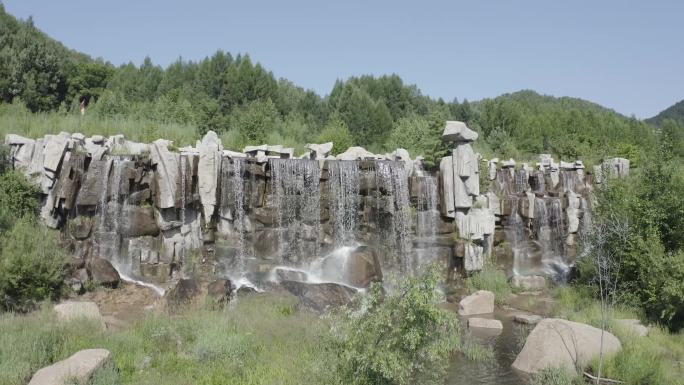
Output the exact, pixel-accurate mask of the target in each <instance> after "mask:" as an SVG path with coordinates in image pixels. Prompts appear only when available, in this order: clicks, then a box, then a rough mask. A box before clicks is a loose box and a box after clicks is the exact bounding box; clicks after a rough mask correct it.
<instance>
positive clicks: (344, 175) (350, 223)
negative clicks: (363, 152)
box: [328, 160, 360, 248]
mask: <svg viewBox="0 0 684 385" xmlns="http://www.w3.org/2000/svg"><path fill="white" fill-rule="evenodd" d="M328 172H329V174H330V179H329V186H330V196H329V197H328V201H329V205H330V214H331V215H332V220H333V237H334V246H335V247H336V248H338V247H343V246H351V245H353V244H355V243H356V239H355V238H356V235H355V232H356V227H357V217H358V211H359V184H360V177H359V164H358V162H357V161H345V160H338V161H330V162H328Z"/></svg>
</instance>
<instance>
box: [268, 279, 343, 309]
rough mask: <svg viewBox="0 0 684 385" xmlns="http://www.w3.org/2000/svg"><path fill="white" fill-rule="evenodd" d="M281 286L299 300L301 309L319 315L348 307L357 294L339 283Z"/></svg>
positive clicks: (297, 283) (289, 283) (302, 283)
mask: <svg viewBox="0 0 684 385" xmlns="http://www.w3.org/2000/svg"><path fill="white" fill-rule="evenodd" d="M280 285H281V286H282V287H283V288H285V289H286V290H287V291H289V292H290V293H292V294H294V295H295V296H296V297H297V298H299V307H300V308H304V309H307V310H312V311H314V312H318V313H321V312H324V311H326V310H327V309H329V308H334V307H339V306H343V305H347V304H349V303H350V302H351V301H352V298H353V297H354V295H355V294H356V290H355V289H354V288H351V287H349V286H344V285H340V284H337V283H305V282H298V281H283V282H281V283H280Z"/></svg>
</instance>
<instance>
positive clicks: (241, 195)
mask: <svg viewBox="0 0 684 385" xmlns="http://www.w3.org/2000/svg"><path fill="white" fill-rule="evenodd" d="M232 182H233V198H234V204H235V215H234V218H233V224H234V227H235V229H236V230H237V233H238V253H237V266H236V268H237V271H238V272H239V273H240V275H241V276H244V275H245V258H247V250H246V248H247V245H246V241H245V227H246V223H245V216H246V214H245V184H244V160H243V159H242V158H235V159H233V178H232Z"/></svg>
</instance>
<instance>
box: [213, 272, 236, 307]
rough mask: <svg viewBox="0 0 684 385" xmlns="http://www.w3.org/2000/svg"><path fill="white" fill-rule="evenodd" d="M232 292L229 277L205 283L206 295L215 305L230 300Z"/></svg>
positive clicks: (223, 303)
mask: <svg viewBox="0 0 684 385" xmlns="http://www.w3.org/2000/svg"><path fill="white" fill-rule="evenodd" d="M232 292H233V284H232V282H230V280H229V279H226V278H219V279H216V280H214V281H212V282H210V283H209V285H207V297H209V298H210V299H211V300H212V301H213V302H214V304H216V305H225V304H227V303H228V302H230V296H231V294H232Z"/></svg>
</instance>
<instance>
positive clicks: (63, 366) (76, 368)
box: [29, 349, 112, 385]
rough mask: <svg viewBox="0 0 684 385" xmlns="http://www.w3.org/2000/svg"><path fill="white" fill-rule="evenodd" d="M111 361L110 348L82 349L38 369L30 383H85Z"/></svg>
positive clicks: (56, 384)
mask: <svg viewBox="0 0 684 385" xmlns="http://www.w3.org/2000/svg"><path fill="white" fill-rule="evenodd" d="M111 361H112V354H111V353H110V352H109V350H105V349H86V350H81V351H80V352H77V353H75V354H73V355H72V356H71V357H69V358H67V359H66V360H63V361H59V362H57V363H54V364H52V365H50V366H47V367H44V368H42V369H40V370H38V371H37V372H36V374H34V375H33V377H32V378H31V381H30V382H29V385H64V384H66V383H67V382H68V383H71V381H74V382H75V383H78V384H85V383H87V382H88V380H89V379H90V378H91V377H92V376H93V374H95V372H96V371H97V370H98V369H100V368H102V367H104V366H105V365H107V364H109V363H111Z"/></svg>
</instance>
